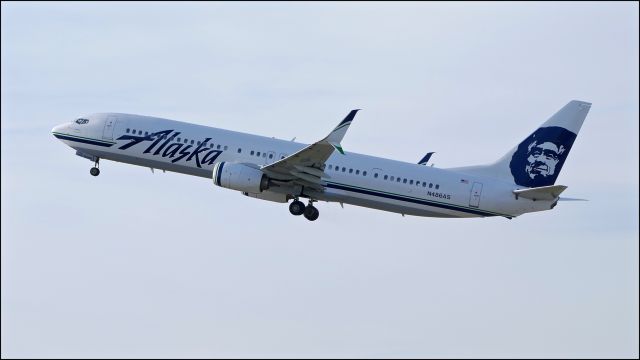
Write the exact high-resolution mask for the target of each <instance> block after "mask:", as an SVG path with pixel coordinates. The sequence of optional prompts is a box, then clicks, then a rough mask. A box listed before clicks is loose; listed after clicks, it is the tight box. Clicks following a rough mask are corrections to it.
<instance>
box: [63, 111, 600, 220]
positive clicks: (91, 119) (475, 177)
mask: <svg viewBox="0 0 640 360" xmlns="http://www.w3.org/2000/svg"><path fill="white" fill-rule="evenodd" d="M590 108H591V103H588V102H584V101H577V100H573V101H570V102H569V103H568V104H566V105H565V106H564V107H562V108H561V109H560V110H559V111H558V112H557V113H555V114H554V115H553V116H551V117H550V118H549V119H548V120H547V121H546V122H544V123H543V124H542V125H541V126H540V127H539V128H538V129H537V130H535V131H534V132H533V133H531V134H530V135H529V136H528V137H526V138H525V139H524V140H523V141H522V142H520V143H519V144H518V145H517V146H515V147H514V148H513V149H511V150H510V151H509V152H507V153H506V154H505V155H504V156H503V157H501V158H499V159H498V160H497V161H495V162H493V163H490V164H486V165H476V166H466V167H457V168H446V169H445V168H437V167H433V166H424V165H422V164H426V161H428V157H429V156H430V154H428V155H427V158H426V160H425V161H421V162H420V163H419V164H416V163H409V162H402V161H396V160H391V159H385V158H380V157H374V156H369V155H363V154H357V153H352V152H348V151H345V150H344V149H343V147H342V140H343V138H344V136H345V134H346V133H347V130H348V129H349V127H350V126H351V124H352V122H353V120H354V118H355V116H356V113H357V112H358V110H359V109H356V110H351V111H350V112H349V114H348V115H347V116H346V117H345V118H344V120H342V121H341V122H340V123H339V124H338V126H336V127H335V128H334V129H333V131H331V133H329V135H327V136H326V137H324V138H323V139H321V140H320V141H317V142H315V143H313V144H309V145H307V144H302V143H298V142H295V141H287V140H281V139H276V138H271V137H265V136H258V135H252V134H247V133H241V132H235V131H230V130H224V129H219V128H214V127H208V126H202V125H196V124H191V123H186V122H180V121H174V120H168V119H162V118H156V117H149V116H141V115H131V114H123V113H96V114H92V115H88V116H83V117H81V118H78V119H76V120H75V121H71V122H67V123H64V124H61V125H58V126H56V127H54V128H53V129H52V133H53V135H54V136H55V137H56V138H57V139H59V140H61V141H62V142H63V143H65V144H66V145H68V146H69V147H71V148H72V149H74V150H75V151H76V155H78V156H81V157H83V158H86V159H89V160H90V161H92V162H93V163H94V166H93V167H92V168H91V169H90V174H91V175H93V176H98V175H99V174H100V169H99V164H100V160H101V159H106V160H111V161H116V162H123V163H127V164H133V165H138V166H143V167H149V168H151V171H152V172H153V169H160V170H162V171H163V172H164V171H173V172H177V173H182V174H187V175H193V176H199V177H203V178H208V179H211V180H212V182H213V184H214V185H216V186H219V187H223V188H226V189H231V190H236V191H239V192H240V193H242V194H244V195H246V196H249V197H252V198H256V199H261V200H267V201H274V202H278V203H288V202H289V201H291V203H290V204H289V212H290V213H291V214H293V215H296V216H299V215H304V217H305V218H306V219H308V220H310V221H314V220H316V219H318V216H319V211H318V209H317V207H316V206H315V205H314V203H316V202H319V201H324V202H337V203H340V205H341V206H343V204H352V205H356V206H363V207H368V208H373V209H379V210H384V211H389V212H395V213H399V214H402V216H405V215H414V216H423V217H440V218H470V217H493V216H502V217H505V218H507V219H512V218H514V217H516V216H519V215H522V214H525V213H530V212H536V211H544V210H550V209H553V208H554V207H555V206H556V204H557V203H558V201H559V200H581V199H565V198H560V194H561V193H562V192H563V191H564V190H565V189H566V188H567V187H566V186H564V185H555V181H556V179H557V177H558V175H559V174H560V171H561V169H562V166H563V164H564V162H565V160H566V158H567V155H568V154H569V151H570V150H571V147H572V145H573V142H574V140H575V138H576V136H577V134H578V132H579V131H580V128H581V126H582V123H583V122H584V119H585V118H586V116H587V113H588V112H589V109H590ZM301 199H307V201H308V202H307V204H306V205H305V204H304V203H303V202H302V201H301Z"/></svg>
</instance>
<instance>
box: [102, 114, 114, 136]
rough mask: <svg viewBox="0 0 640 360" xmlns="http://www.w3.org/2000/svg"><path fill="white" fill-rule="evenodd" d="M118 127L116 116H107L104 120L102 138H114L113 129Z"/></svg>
mask: <svg viewBox="0 0 640 360" xmlns="http://www.w3.org/2000/svg"><path fill="white" fill-rule="evenodd" d="M115 127H116V117H115V116H111V115H109V116H107V119H106V120H105V122H104V130H103V132H102V138H103V139H105V140H113V129H114V128H115Z"/></svg>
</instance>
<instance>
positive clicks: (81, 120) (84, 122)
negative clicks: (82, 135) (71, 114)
mask: <svg viewBox="0 0 640 360" xmlns="http://www.w3.org/2000/svg"><path fill="white" fill-rule="evenodd" d="M88 122H89V119H83V118H80V119H78V120H76V124H80V125H83V124H86V123H88Z"/></svg>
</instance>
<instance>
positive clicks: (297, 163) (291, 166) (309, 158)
mask: <svg viewBox="0 0 640 360" xmlns="http://www.w3.org/2000/svg"><path fill="white" fill-rule="evenodd" d="M358 110H360V109H356V110H351V112H349V114H348V115H347V116H346V117H345V118H344V120H342V121H341V122H340V124H338V126H336V128H335V129H333V131H332V132H331V133H330V134H329V135H327V137H325V138H324V139H322V140H320V141H318V142H315V143H313V144H311V145H309V146H307V147H305V148H304V149H302V150H300V151H298V152H296V153H294V154H292V155H289V156H287V157H286V158H284V159H281V160H278V161H276V162H274V163H272V164H269V165H266V166H263V167H262V168H261V170H262V171H263V172H264V173H265V174H267V175H268V176H269V177H271V178H272V179H275V180H280V181H286V182H295V183H298V184H300V185H303V186H308V187H312V188H315V189H318V190H322V189H323V188H324V186H323V184H322V181H321V180H320V178H322V177H325V178H329V177H330V176H329V175H327V174H325V173H324V171H323V169H324V163H325V161H327V159H328V158H329V157H330V156H331V154H333V152H334V151H335V150H338V152H340V153H341V154H343V155H344V151H343V150H342V145H340V142H341V141H342V139H343V138H344V135H345V134H346V133H347V130H348V129H349V126H350V125H351V122H352V121H353V118H354V117H355V116H356V113H357V112H358Z"/></svg>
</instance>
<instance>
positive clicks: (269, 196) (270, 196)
mask: <svg viewBox="0 0 640 360" xmlns="http://www.w3.org/2000/svg"><path fill="white" fill-rule="evenodd" d="M242 195H244V196H248V197H252V198H256V199H260V200H267V201H274V202H278V203H286V202H289V196H287V195H285V194H279V193H274V192H273V191H265V192H262V193H260V194H252V193H249V192H246V191H243V192H242Z"/></svg>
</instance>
